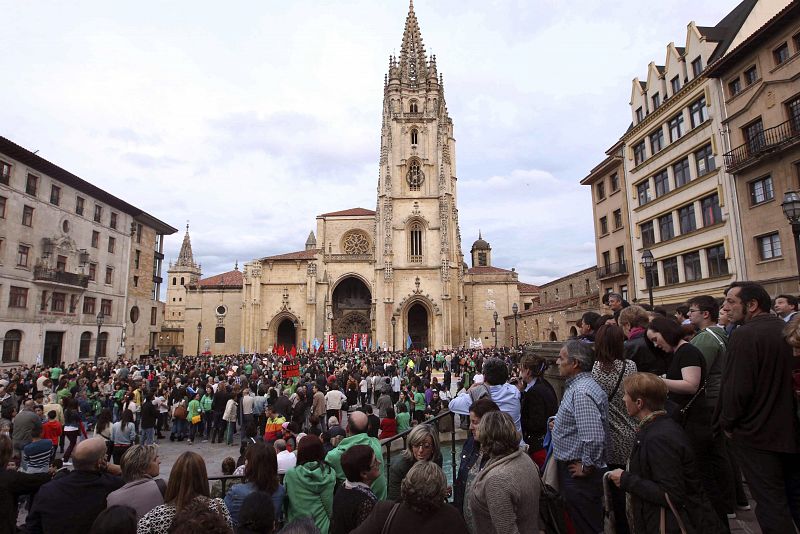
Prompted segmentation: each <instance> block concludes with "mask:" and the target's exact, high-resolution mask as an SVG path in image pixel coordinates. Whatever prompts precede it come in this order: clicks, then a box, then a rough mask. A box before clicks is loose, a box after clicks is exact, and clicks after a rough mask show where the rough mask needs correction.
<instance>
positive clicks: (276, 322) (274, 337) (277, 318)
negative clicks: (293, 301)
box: [267, 311, 303, 350]
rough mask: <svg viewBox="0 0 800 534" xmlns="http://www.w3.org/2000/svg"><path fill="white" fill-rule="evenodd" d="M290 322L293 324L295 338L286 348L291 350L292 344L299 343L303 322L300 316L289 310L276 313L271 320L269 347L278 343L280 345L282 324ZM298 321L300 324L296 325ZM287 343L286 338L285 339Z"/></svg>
mask: <svg viewBox="0 0 800 534" xmlns="http://www.w3.org/2000/svg"><path fill="white" fill-rule="evenodd" d="M286 321H288V322H290V323H291V324H292V329H293V330H294V340H293V341H292V342H291V344H290V345H289V346H285V347H284V348H285V349H286V350H289V349H290V348H291V346H292V345H295V346H296V345H297V343H298V340H299V339H300V337H299V336H300V332H301V331H302V329H303V326H302V323H301V322H300V318H299V317H298V316H296V315H295V314H293V313H292V312H289V311H281V312H279V313H277V314H275V315H274V316H273V317H272V320H271V321H270V322H269V327H268V328H269V336H268V338H267V343H268V345H267V346H268V348H270V349H271V348H272V347H273V346H274V345H275V344H276V343H277V344H278V345H280V341H281V340H279V331H280V329H281V325H282V324H283V323H284V322H286ZM295 323H297V324H298V326H297V327H295V326H294V324H295ZM283 341H284V343H285V340H283Z"/></svg>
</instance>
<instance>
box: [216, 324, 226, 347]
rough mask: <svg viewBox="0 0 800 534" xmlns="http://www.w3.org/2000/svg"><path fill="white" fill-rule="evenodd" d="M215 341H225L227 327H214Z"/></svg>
mask: <svg viewBox="0 0 800 534" xmlns="http://www.w3.org/2000/svg"><path fill="white" fill-rule="evenodd" d="M214 343H225V328H224V327H222V326H218V327H216V328H215V329H214Z"/></svg>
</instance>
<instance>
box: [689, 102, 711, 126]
mask: <svg viewBox="0 0 800 534" xmlns="http://www.w3.org/2000/svg"><path fill="white" fill-rule="evenodd" d="M689 118H690V119H691V121H692V128H697V127H698V126H700V125H701V124H703V123H704V122H706V121H707V120H708V108H706V97H704V96H702V97H700V98H699V99H697V100H695V101H694V102H692V104H691V105H689Z"/></svg>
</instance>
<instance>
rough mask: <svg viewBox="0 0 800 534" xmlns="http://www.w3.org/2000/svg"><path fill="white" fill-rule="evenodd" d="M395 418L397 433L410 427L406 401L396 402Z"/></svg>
mask: <svg viewBox="0 0 800 534" xmlns="http://www.w3.org/2000/svg"><path fill="white" fill-rule="evenodd" d="M395 420H396V421H397V433H398V434H399V433H401V432H405V431H406V430H408V429H409V428H410V423H411V415H409V413H408V407H407V406H406V403H404V402H403V403H398V404H397V415H395Z"/></svg>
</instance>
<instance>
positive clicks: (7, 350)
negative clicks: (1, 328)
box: [3, 330, 22, 363]
mask: <svg viewBox="0 0 800 534" xmlns="http://www.w3.org/2000/svg"><path fill="white" fill-rule="evenodd" d="M21 344H22V331H21V330H9V331H8V332H6V335H5V338H4V339H3V363H6V362H18V361H19V349H20V345H21Z"/></svg>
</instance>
